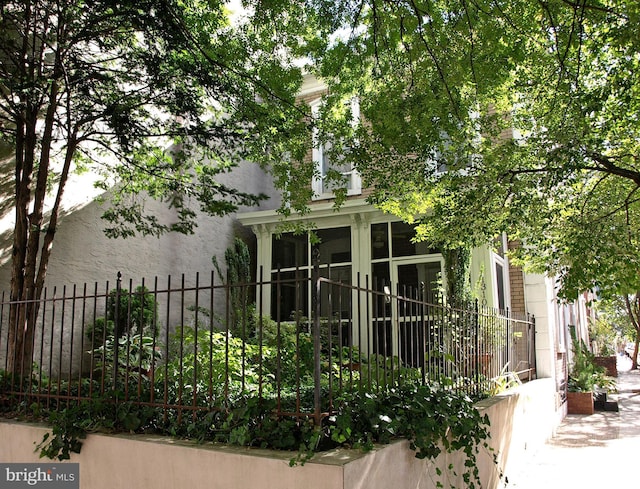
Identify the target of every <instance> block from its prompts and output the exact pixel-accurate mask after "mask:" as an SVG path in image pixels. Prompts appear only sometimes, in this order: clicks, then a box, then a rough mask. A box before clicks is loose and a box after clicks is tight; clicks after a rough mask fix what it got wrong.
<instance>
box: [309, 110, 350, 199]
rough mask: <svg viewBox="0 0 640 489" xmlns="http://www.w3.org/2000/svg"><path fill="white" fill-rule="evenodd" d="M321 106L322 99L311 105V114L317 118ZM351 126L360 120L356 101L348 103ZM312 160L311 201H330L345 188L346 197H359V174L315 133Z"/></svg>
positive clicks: (327, 141)
mask: <svg viewBox="0 0 640 489" xmlns="http://www.w3.org/2000/svg"><path fill="white" fill-rule="evenodd" d="M321 106H322V99H318V100H316V101H315V102H313V103H311V114H312V115H313V117H314V118H317V117H318V116H319V113H320V108H321ZM350 109H351V115H352V124H357V123H358V121H359V118H360V106H359V104H358V99H356V98H354V99H352V100H351V102H350ZM313 141H314V146H313V151H312V159H313V163H314V165H315V172H314V176H313V180H312V182H311V185H312V188H313V199H314V200H320V199H330V198H332V197H334V192H335V190H336V189H338V188H346V191H347V195H359V194H361V193H362V181H361V179H360V174H359V173H358V171H357V170H356V169H355V168H354V167H353V165H352V164H351V163H347V162H345V161H344V160H343V159H342V158H341V157H340V151H339V148H336V147H335V146H334V141H331V139H330V138H327V140H324V141H321V140H320V137H319V135H318V132H317V131H314V135H313Z"/></svg>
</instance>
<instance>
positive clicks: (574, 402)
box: [567, 338, 614, 414]
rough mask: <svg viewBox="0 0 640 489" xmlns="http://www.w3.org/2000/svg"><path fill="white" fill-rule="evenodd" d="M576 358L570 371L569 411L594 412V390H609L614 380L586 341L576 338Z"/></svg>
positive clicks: (574, 345)
mask: <svg viewBox="0 0 640 489" xmlns="http://www.w3.org/2000/svg"><path fill="white" fill-rule="evenodd" d="M573 350H574V359H573V366H572V368H571V372H570V373H569V382H568V392H567V411H568V413H569V414H593V412H594V403H593V401H594V399H593V397H594V392H596V390H604V391H605V392H606V391H609V390H611V389H612V388H613V386H614V380H613V379H612V378H610V377H607V375H606V370H605V368H604V367H601V366H599V365H597V364H596V363H595V360H594V355H593V354H592V353H591V352H590V351H589V350H588V349H587V347H586V346H585V345H584V343H582V342H580V341H578V340H577V339H575V338H574V340H573Z"/></svg>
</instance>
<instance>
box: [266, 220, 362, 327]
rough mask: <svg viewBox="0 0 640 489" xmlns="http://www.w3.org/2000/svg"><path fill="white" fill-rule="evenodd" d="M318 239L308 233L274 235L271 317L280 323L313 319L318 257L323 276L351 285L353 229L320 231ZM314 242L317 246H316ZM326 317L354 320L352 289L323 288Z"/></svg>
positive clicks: (317, 231) (343, 228)
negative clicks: (313, 276) (313, 282)
mask: <svg viewBox="0 0 640 489" xmlns="http://www.w3.org/2000/svg"><path fill="white" fill-rule="evenodd" d="M314 234H315V238H317V239H313V240H311V239H310V236H309V235H308V234H307V233H305V234H302V235H296V234H293V233H283V234H282V235H280V236H278V235H274V236H273V238H272V239H273V242H272V249H273V252H272V270H271V279H272V287H271V316H272V318H273V319H275V320H278V321H292V320H295V319H296V318H310V317H311V312H312V311H311V283H310V280H309V278H310V277H311V273H312V269H313V266H314V263H313V258H312V257H314V256H316V254H317V256H319V259H320V274H321V276H323V277H326V278H330V279H331V280H333V281H336V282H341V283H344V284H351V255H352V252H351V228H349V227H338V228H328V229H319V230H316V231H315V232H314ZM312 241H313V244H312ZM323 293H325V295H326V297H323V298H322V302H321V305H322V308H323V309H322V315H323V316H332V317H334V318H335V317H340V318H342V319H346V318H349V317H350V313H351V309H350V307H351V304H350V295H349V292H348V289H344V288H340V287H337V286H336V287H327V288H326V289H323Z"/></svg>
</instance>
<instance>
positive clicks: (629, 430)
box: [503, 359, 640, 489]
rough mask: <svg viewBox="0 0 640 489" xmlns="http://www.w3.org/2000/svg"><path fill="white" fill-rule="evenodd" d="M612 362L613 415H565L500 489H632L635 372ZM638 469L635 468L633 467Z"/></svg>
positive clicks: (639, 410)
mask: <svg viewBox="0 0 640 489" xmlns="http://www.w3.org/2000/svg"><path fill="white" fill-rule="evenodd" d="M630 367H631V365H630V363H629V364H627V361H626V359H620V360H619V362H618V369H619V371H618V377H617V379H616V381H617V382H616V383H617V392H616V393H612V394H609V395H608V396H607V399H608V400H611V401H617V402H618V407H619V412H605V411H596V412H595V414H592V415H576V414H571V415H568V416H567V417H566V418H565V419H564V421H563V422H562V423H561V425H560V426H559V427H558V430H557V432H556V434H555V436H554V437H553V438H552V439H551V440H550V441H549V442H547V443H546V444H545V445H544V446H543V447H541V448H540V449H538V450H537V451H536V452H535V453H533V454H532V455H531V456H530V460H526V461H525V463H518V467H519V470H518V471H517V472H512V473H510V474H506V477H507V480H505V481H504V485H503V487H504V488H505V489H541V488H542V489H555V488H563V489H569V488H571V489H573V488H582V489H590V488H598V487H637V481H638V472H636V471H639V472H640V459H639V458H638V453H639V452H640V370H634V371H632V370H631V369H630ZM636 464H638V465H636Z"/></svg>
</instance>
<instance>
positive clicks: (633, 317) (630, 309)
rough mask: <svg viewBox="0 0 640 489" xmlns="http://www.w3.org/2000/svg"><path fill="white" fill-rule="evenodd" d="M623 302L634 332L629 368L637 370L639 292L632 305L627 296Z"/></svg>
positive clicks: (639, 326)
mask: <svg viewBox="0 0 640 489" xmlns="http://www.w3.org/2000/svg"><path fill="white" fill-rule="evenodd" d="M624 300H625V305H626V307H627V315H628V316H629V321H631V324H632V325H633V328H634V330H635V332H636V335H635V336H636V338H635V344H634V346H633V355H632V358H631V361H632V364H631V368H632V369H633V370H635V369H637V368H638V348H639V347H640V320H639V319H638V312H639V311H640V309H639V306H640V291H637V292H636V294H635V297H634V300H633V303H632V301H631V298H630V297H629V295H625V296H624Z"/></svg>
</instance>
